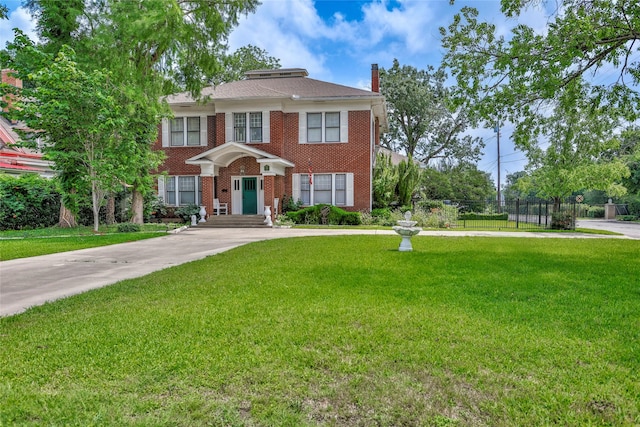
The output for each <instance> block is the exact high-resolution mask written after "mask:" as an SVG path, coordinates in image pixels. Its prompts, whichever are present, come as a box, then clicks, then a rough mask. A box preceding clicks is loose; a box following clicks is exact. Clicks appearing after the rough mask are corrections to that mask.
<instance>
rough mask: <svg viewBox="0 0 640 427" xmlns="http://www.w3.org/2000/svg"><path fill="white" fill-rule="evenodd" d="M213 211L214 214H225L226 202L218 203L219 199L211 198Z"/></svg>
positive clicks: (226, 209) (226, 210)
mask: <svg viewBox="0 0 640 427" xmlns="http://www.w3.org/2000/svg"><path fill="white" fill-rule="evenodd" d="M213 213H214V214H215V215H220V214H223V215H227V214H228V213H229V212H228V208H227V204H226V203H220V199H213Z"/></svg>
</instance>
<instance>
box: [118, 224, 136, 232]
mask: <svg viewBox="0 0 640 427" xmlns="http://www.w3.org/2000/svg"><path fill="white" fill-rule="evenodd" d="M138 231H140V224H134V223H132V222H123V223H122V224H118V233H137V232H138Z"/></svg>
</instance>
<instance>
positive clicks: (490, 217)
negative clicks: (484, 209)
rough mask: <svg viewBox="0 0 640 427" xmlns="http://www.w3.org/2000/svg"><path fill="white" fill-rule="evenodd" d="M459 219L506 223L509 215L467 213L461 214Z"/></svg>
mask: <svg viewBox="0 0 640 427" xmlns="http://www.w3.org/2000/svg"><path fill="white" fill-rule="evenodd" d="M460 219H467V220H472V219H475V220H478V219H479V220H484V221H506V220H508V219H509V214H508V213H506V212H505V213H501V214H484V213H476V212H469V213H463V214H461V215H460Z"/></svg>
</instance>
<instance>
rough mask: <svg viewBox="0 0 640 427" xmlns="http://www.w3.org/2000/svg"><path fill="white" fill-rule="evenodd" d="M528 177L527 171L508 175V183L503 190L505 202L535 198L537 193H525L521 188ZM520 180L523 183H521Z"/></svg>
mask: <svg viewBox="0 0 640 427" xmlns="http://www.w3.org/2000/svg"><path fill="white" fill-rule="evenodd" d="M527 176H528V174H527V172H526V171H518V172H514V173H510V174H507V182H506V183H505V185H504V189H503V190H502V194H503V195H504V198H505V200H509V199H527V198H530V197H535V191H533V190H529V191H524V190H523V189H522V188H521V183H522V182H524V181H526V177H527ZM520 180H523V181H522V182H521V181H520Z"/></svg>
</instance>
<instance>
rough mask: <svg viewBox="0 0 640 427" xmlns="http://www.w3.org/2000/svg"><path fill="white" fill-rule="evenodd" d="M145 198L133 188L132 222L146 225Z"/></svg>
mask: <svg viewBox="0 0 640 427" xmlns="http://www.w3.org/2000/svg"><path fill="white" fill-rule="evenodd" d="M143 208H144V196H143V195H142V193H141V192H140V191H138V189H137V188H135V187H134V188H133V191H132V194H131V222H132V223H134V224H144V212H143Z"/></svg>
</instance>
